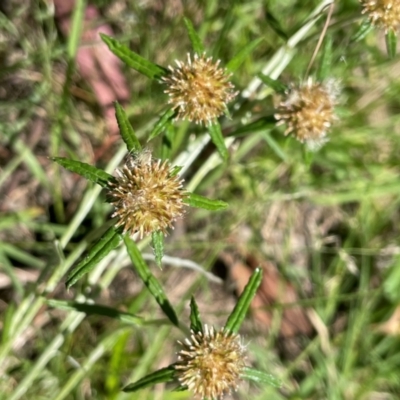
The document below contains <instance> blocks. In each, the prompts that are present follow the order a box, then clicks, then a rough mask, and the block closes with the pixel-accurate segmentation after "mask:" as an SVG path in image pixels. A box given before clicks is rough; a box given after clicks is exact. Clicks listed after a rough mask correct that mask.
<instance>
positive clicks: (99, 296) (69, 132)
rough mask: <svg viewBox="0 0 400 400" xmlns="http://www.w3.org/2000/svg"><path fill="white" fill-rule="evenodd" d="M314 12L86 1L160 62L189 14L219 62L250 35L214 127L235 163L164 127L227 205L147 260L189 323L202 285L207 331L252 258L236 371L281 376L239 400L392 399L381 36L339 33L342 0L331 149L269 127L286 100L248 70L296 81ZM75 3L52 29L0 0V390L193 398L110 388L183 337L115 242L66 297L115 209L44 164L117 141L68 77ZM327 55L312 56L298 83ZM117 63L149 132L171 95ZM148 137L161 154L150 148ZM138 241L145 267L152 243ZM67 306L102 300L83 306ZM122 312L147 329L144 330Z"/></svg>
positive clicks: (110, 164)
mask: <svg viewBox="0 0 400 400" xmlns="http://www.w3.org/2000/svg"><path fill="white" fill-rule="evenodd" d="M327 3H328V2H320V1H306V2H305V1H296V0H285V1H282V0H280V1H261V0H247V1H233V2H222V1H219V2H218V1H211V0H210V1H200V0H198V1H194V0H193V1H181V0H171V1H168V2H163V1H157V0H148V1H139V2H138V1H133V0H115V1H113V2H109V1H103V0H97V1H93V2H91V5H92V6H95V7H96V9H97V10H98V11H99V14H98V16H97V17H96V19H95V20H93V21H92V26H93V24H94V26H101V25H104V24H105V23H107V24H109V25H110V26H111V27H112V29H113V36H114V37H115V38H117V39H118V40H120V41H122V42H124V43H125V44H126V45H128V46H129V47H130V48H131V49H133V50H134V51H136V52H137V53H139V54H141V55H142V56H143V57H145V58H148V59H150V60H152V61H153V62H155V63H157V64H159V65H163V66H167V65H170V64H171V65H172V64H173V62H174V60H175V59H185V58H186V53H187V52H190V50H191V45H190V41H189V39H188V36H187V32H186V29H185V25H184V23H183V16H186V17H187V18H189V19H190V20H191V21H193V24H194V25H195V27H196V29H197V31H198V32H199V34H200V36H201V38H202V39H203V41H204V43H205V46H206V49H208V52H209V54H211V55H213V56H214V57H215V58H219V59H221V63H222V65H226V64H227V63H228V61H229V60H231V59H232V58H233V57H234V56H235V55H236V54H237V53H238V52H239V50H240V49H242V48H243V47H244V46H245V45H247V44H248V43H249V42H251V41H253V40H256V39H261V40H260V42H259V43H258V45H257V46H256V47H255V49H254V50H253V51H252V52H251V53H250V54H249V55H248V56H247V58H246V60H245V62H244V63H243V64H242V65H241V66H240V67H239V68H238V69H237V71H236V72H235V74H234V76H233V77H232V81H233V83H234V84H235V87H236V88H237V90H239V91H240V94H239V96H238V100H237V102H236V105H235V106H234V107H232V109H231V115H232V119H231V120H229V119H226V118H224V119H222V120H221V123H222V126H223V129H224V133H225V134H226V136H227V138H228V139H227V143H228V145H229V152H230V158H229V161H228V162H227V163H222V161H221V159H220V158H219V156H218V154H217V153H216V151H215V147H214V146H213V145H212V144H207V143H206V142H204V138H205V137H206V136H204V128H202V127H201V126H197V125H194V124H189V123H176V124H173V125H171V127H170V131H169V132H168V137H169V138H171V143H172V146H171V149H169V150H168V152H169V154H168V155H169V157H170V159H171V160H174V163H176V164H178V165H179V164H180V163H182V164H184V163H183V161H185V165H188V169H187V171H186V172H185V180H186V183H187V185H188V186H189V188H190V190H193V191H196V192H198V193H201V194H203V195H207V196H209V197H212V198H218V199H221V200H224V201H226V202H227V203H229V208H228V209H227V210H226V211H223V212H219V213H210V212H207V211H204V210H196V211H193V210H190V211H189V212H188V213H187V215H186V216H185V218H184V219H183V220H181V221H179V222H178V224H177V226H176V229H175V230H174V231H173V232H172V233H171V234H170V235H169V236H168V238H167V242H166V247H165V253H166V257H165V259H164V268H163V270H162V271H160V270H158V268H157V267H156V265H155V264H154V265H152V268H153V271H154V273H155V274H156V275H157V277H158V278H159V280H160V281H161V282H162V283H163V285H164V287H165V290H166V292H167V294H168V296H169V299H170V301H171V302H172V303H173V304H174V305H175V306H176V308H177V309H178V310H179V313H180V315H179V317H180V318H181V319H182V320H184V321H187V318H188V301H189V299H190V296H191V295H195V297H196V299H197V302H198V304H199V307H200V310H201V313H202V316H203V320H204V321H205V322H207V323H208V324H215V325H216V326H222V324H223V323H224V321H225V320H226V317H227V315H229V313H230V311H231V309H232V308H233V305H234V304H235V299H236V296H237V293H238V292H239V291H240V289H241V288H242V287H243V285H244V283H245V282H246V281H247V279H248V276H249V275H250V273H251V270H252V269H253V268H254V267H256V266H257V265H261V266H262V267H263V268H264V273H265V277H264V282H263V285H262V288H261V290H260V294H259V296H257V298H256V300H255V302H254V303H253V317H252V318H248V320H247V321H246V323H245V324H244V326H243V328H242V331H241V333H242V335H243V336H244V338H245V341H246V343H248V348H249V363H250V364H252V365H254V366H256V367H258V368H260V369H262V370H265V371H267V372H270V373H272V374H274V375H276V376H279V377H280V378H281V379H282V380H283V382H284V384H283V387H282V388H281V389H276V388H273V387H254V386H251V387H250V386H249V385H248V383H244V384H243V385H242V386H241V388H240V390H239V391H238V393H236V394H234V395H232V398H237V399H269V400H275V399H276V400H278V399H292V400H294V399H299V400H300V399H310V400H311V399H315V400H317V399H329V400H331V399H332V400H336V399H337V400H339V399H346V400H347V399H348V400H353V399H363V400H367V399H368V400H383V399H384V400H392V399H393V400H394V399H399V396H400V395H399V393H400V341H399V334H400V325H399V324H400V308H399V304H400V290H399V289H400V272H399V271H400V270H399V268H400V267H399V265H398V263H399V252H400V250H399V217H400V215H399V200H400V195H399V194H400V179H399V172H400V166H399V161H400V140H399V138H400V121H399V110H400V103H399V96H398V93H399V90H400V61H399V57H398V56H395V57H394V58H392V59H391V58H389V57H388V55H387V51H386V47H385V37H384V32H382V31H379V30H373V31H372V32H370V33H369V34H368V35H367V36H366V37H365V38H363V39H362V40H360V41H354V40H352V38H353V37H354V35H355V34H356V33H357V31H358V29H359V26H360V24H361V22H362V19H363V18H364V17H363V16H362V15H361V6H360V4H359V2H358V1H355V0H354V1H337V2H336V4H335V8H334V12H333V15H332V19H331V21H330V26H329V28H328V32H327V38H328V39H327V40H331V41H332V53H331V58H330V61H329V64H328V65H329V75H330V76H332V77H333V78H335V79H337V80H338V81H339V82H340V86H341V89H342V92H341V97H340V100H341V101H340V105H339V107H338V115H339V118H338V120H337V122H336V124H335V126H334V127H333V129H332V130H331V132H330V135H329V137H330V141H329V142H328V143H327V144H326V145H325V146H324V147H323V148H322V149H321V150H320V151H318V152H316V153H313V154H312V155H310V154H309V153H307V152H305V151H304V146H303V145H302V144H301V143H299V142H297V141H296V140H294V139H293V138H291V137H289V138H287V137H285V136H284V135H283V134H282V132H283V129H281V127H279V128H277V127H276V126H275V124H274V120H273V118H272V116H273V113H274V108H275V107H276V105H277V104H278V102H279V96H278V95H277V94H276V93H274V92H273V90H272V89H271V88H268V87H267V86H265V85H262V84H257V81H255V79H257V78H256V77H257V74H259V73H260V72H262V71H264V72H265V71H266V70H267V72H265V73H266V75H268V76H270V77H272V78H274V79H278V78H279V80H280V81H281V82H283V83H285V84H289V83H292V82H293V83H298V82H299V81H302V80H304V79H305V78H306V77H307V74H306V71H307V67H308V64H309V62H310V60H311V57H312V54H313V52H314V50H315V48H316V44H317V41H318V39H319V38H320V36H321V32H322V30H323V26H324V23H325V21H326V16H327V10H324V11H322V12H321V15H320V18H314V19H313V18H312V15H315V10H319V9H322V8H323V7H322V6H323V5H324V4H325V5H326V4H327ZM84 6H85V4H84V2H83V1H78V2H77V10H78V12H77V13H75V14H73V16H72V17H71V21H72V23H71V25H70V26H69V28H68V30H67V32H68V34H64V35H63V34H62V32H63V29H62V28H60V20H55V17H54V8H53V6H52V4H51V3H50V2H45V1H34V0H31V1H18V0H7V1H3V2H2V3H1V13H0V168H1V170H0V213H1V214H0V240H1V243H0V316H1V317H0V318H1V344H0V371H1V373H0V398H1V399H8V400H10V399H13V400H16V399H57V400H60V399H116V400H122V399H140V400H144V399H166V400H168V399H188V398H190V394H189V393H188V392H172V391H170V390H169V389H170V388H169V387H164V386H162V385H159V386H156V387H155V388H154V389H149V390H145V391H142V392H140V393H138V394H126V393H122V392H121V387H123V386H124V385H126V384H127V383H128V382H130V381H132V380H135V379H138V378H140V377H142V376H144V375H145V374H146V373H148V372H150V371H153V370H155V369H157V368H160V367H163V366H166V365H168V364H170V363H171V362H173V360H174V357H175V352H176V351H177V348H176V346H175V344H176V340H179V339H183V333H182V332H181V331H179V330H178V329H176V328H174V327H172V326H171V325H170V324H169V323H168V322H167V321H166V320H165V319H164V317H163V315H162V314H161V313H160V311H159V309H158V306H157V304H156V303H155V302H154V299H152V298H151V297H150V295H149V294H148V292H147V291H146V289H145V288H143V285H142V283H141V282H140V280H139V279H138V278H137V276H136V275H135V272H134V270H133V269H132V267H131V264H130V260H129V257H128V256H127V254H126V251H125V248H124V247H121V248H119V249H117V250H116V251H113V252H112V253H110V254H109V255H108V256H107V257H106V258H105V259H104V260H103V261H102V262H101V263H100V264H99V265H98V266H97V267H96V268H95V269H94V270H93V271H92V272H91V273H90V274H89V275H88V277H87V278H85V279H83V280H82V281H80V282H79V283H78V284H77V285H76V286H74V287H73V288H72V289H70V290H68V291H67V290H66V289H65V285H64V283H65V274H66V273H67V271H68V270H69V269H70V268H71V267H72V266H73V265H74V263H76V261H77V260H79V259H80V257H81V256H82V255H83V254H84V253H85V251H86V250H87V249H88V248H90V245H91V243H93V241H94V240H96V239H97V238H98V237H100V236H101V234H102V233H103V232H104V230H105V225H104V224H106V223H107V221H109V216H110V214H111V211H112V210H111V207H110V206H109V205H108V204H106V203H105V202H104V200H105V196H104V193H103V192H102V191H101V188H99V187H97V186H94V185H91V184H88V183H87V182H86V181H85V180H84V179H83V178H80V177H78V176H77V175H74V174H72V173H70V172H68V171H65V170H62V169H61V168H59V167H57V165H55V164H54V163H53V162H52V161H51V160H50V159H49V157H50V156H56V155H57V156H58V155H60V156H67V157H70V158H73V159H77V160H80V161H83V162H87V163H89V164H95V165H97V166H98V167H102V168H103V167H106V168H107V170H108V171H109V172H110V173H112V171H113V170H114V169H115V168H116V167H117V166H118V165H119V164H120V162H121V161H122V159H123V157H124V155H125V151H126V150H125V146H124V144H123V143H122V142H121V140H120V138H119V137H118V135H117V134H111V133H110V132H112V127H110V123H111V122H110V120H107V118H106V117H105V115H106V111H107V109H106V104H105V103H104V102H102V100H99V98H98V97H97V96H96V94H95V93H96V92H94V91H93V88H92V85H90V83H89V82H88V79H87V78H85V75H84V74H82V73H81V72H80V70H79V68H78V67H79V59H76V55H77V54H79V52H78V53H77V51H78V48H79V47H78V46H81V47H80V48H82V47H83V48H85V46H86V47H88V46H90V45H92V44H93V40H88V39H87V37H86V39H85V35H84V36H83V40H82V41H80V36H81V32H82V28H83V23H82V20H83V17H82V15H83V14H82V15H81V14H80V13H79V10H83V9H84ZM80 7H81V8H80ZM310 21H311V22H312V23H311V24H309V25H307V24H308V23H309V22H310ZM306 28H307V29H306ZM85 29H88V28H87V27H85ZM84 31H85V30H84ZM288 39H289V42H287V40H288ZM295 39H296V40H295ZM85 40H86V41H85ZM286 43H289V44H290V45H289V46H286V45H285V44H286ZM102 51H106V50H102ZM279 54H280V56H279V57H278V56H277V55H279ZM75 61H76V63H75ZM322 62H323V60H322V52H321V51H320V52H319V53H318V55H317V59H316V61H315V63H314V64H313V66H312V68H311V74H314V73H316V72H317V70H318V67H319V66H320V65H321V63H322ZM122 71H123V72H122V74H123V76H124V77H125V79H126V82H127V87H128V89H129V92H130V96H129V99H128V100H126V101H125V104H124V108H125V110H126V111H127V113H128V115H129V118H130V121H131V123H132V126H133V127H134V129H135V131H136V132H137V134H138V136H139V138H140V139H141V140H143V143H145V141H146V138H147V135H148V133H149V132H150V130H151V128H152V126H153V125H154V123H155V122H156V120H157V117H158V115H159V114H160V113H162V111H163V110H164V109H165V104H166V101H167V96H166V95H165V94H164V93H163V90H164V87H163V86H162V85H160V84H158V83H156V82H153V83H150V81H149V80H147V79H146V78H145V77H143V76H141V75H139V74H138V73H137V72H136V71H134V70H131V69H128V68H125V67H122ZM107 121H108V122H107ZM199 143H203V145H199ZM152 146H153V147H154V149H155V151H157V152H159V154H162V151H165V147H163V146H162V143H161V141H159V142H157V143H155V144H153V145H152ZM199 146H200V147H199ZM201 146H202V147H201ZM197 150H201V151H197ZM141 246H142V247H141V248H142V249H143V253H144V256H145V257H146V259H151V256H152V250H151V248H150V247H149V246H148V244H146V242H142V243H141ZM199 266H201V267H202V268H204V270H206V271H209V272H210V274H204V273H203V272H202V270H199V269H198V267H199ZM193 267H194V268H195V269H193ZM70 301H78V302H85V303H88V304H95V305H98V306H100V305H102V306H107V307H109V309H107V310H106V311H104V309H102V308H100V307H97V308H96V307H94V308H93V307H92V308H90V309H87V310H84V309H82V310H78V309H77V308H76V307H71V304H72V303H71V302H70ZM110 309H111V310H110ZM84 311H86V312H84ZM124 312H126V313H131V314H135V315H139V316H140V317H143V318H144V319H145V320H153V321H154V320H157V319H158V320H157V321H156V322H153V323H152V324H145V323H142V322H141V320H136V319H134V318H132V317H129V315H130V314H124ZM104 314H106V315H108V316H105V315H104Z"/></svg>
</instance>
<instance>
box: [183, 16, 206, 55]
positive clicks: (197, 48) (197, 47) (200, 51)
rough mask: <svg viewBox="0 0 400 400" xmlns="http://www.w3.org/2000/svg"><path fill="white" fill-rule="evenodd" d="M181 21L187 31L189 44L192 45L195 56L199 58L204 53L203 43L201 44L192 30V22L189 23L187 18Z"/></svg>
mask: <svg viewBox="0 0 400 400" xmlns="http://www.w3.org/2000/svg"><path fill="white" fill-rule="evenodd" d="M183 21H184V22H185V25H186V29H187V31H188V34H189V39H190V42H191V43H192V47H193V50H194V52H195V53H196V54H198V55H199V56H200V55H202V54H203V53H204V51H205V50H204V46H203V43H202V42H201V39H200V37H199V35H198V34H197V32H196V31H195V29H194V26H193V24H192V21H190V20H189V19H187V18H183Z"/></svg>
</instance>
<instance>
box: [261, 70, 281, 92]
mask: <svg viewBox="0 0 400 400" xmlns="http://www.w3.org/2000/svg"><path fill="white" fill-rule="evenodd" d="M257 76H258V77H259V78H260V79H261V80H262V82H263V83H264V84H265V85H267V86H268V87H270V88H271V89H272V90H274V91H275V92H276V93H281V94H284V93H285V92H286V91H287V90H288V88H287V86H286V85H284V84H283V83H281V82H279V81H277V80H275V79H272V78H270V77H269V76H267V75H264V74H262V73H259V74H258V75H257Z"/></svg>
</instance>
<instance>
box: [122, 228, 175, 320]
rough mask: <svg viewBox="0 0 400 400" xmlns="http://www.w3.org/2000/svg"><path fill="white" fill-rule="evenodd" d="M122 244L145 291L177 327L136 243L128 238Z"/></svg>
mask: <svg viewBox="0 0 400 400" xmlns="http://www.w3.org/2000/svg"><path fill="white" fill-rule="evenodd" d="M124 242H125V245H126V249H127V251H128V254H129V257H130V258H131V261H132V264H133V265H134V267H135V269H136V271H137V273H138V274H139V277H140V279H141V280H142V281H143V283H144V284H145V285H146V287H147V289H149V292H150V293H151V294H152V295H153V297H154V298H155V300H156V301H157V303H158V304H159V306H160V307H161V310H163V312H164V313H165V315H166V316H167V317H168V318H169V320H170V321H171V322H172V323H173V324H174V325H176V326H178V325H179V322H178V318H177V316H176V313H175V311H174V309H173V307H172V305H171V303H170V302H169V300H168V298H167V296H166V294H165V292H164V289H163V288H162V286H161V284H160V283H159V282H158V280H157V279H156V277H155V276H154V275H153V274H152V273H151V271H150V269H149V267H148V266H147V264H146V262H145V261H144V259H143V257H142V255H141V254H140V251H139V249H138V248H137V246H136V243H135V242H134V241H133V240H132V239H131V238H130V237H128V236H125V237H124Z"/></svg>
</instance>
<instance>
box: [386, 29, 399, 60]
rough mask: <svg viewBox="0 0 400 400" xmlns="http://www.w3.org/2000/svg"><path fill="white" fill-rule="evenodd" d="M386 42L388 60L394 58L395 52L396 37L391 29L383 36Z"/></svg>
mask: <svg viewBox="0 0 400 400" xmlns="http://www.w3.org/2000/svg"><path fill="white" fill-rule="evenodd" d="M385 40H386V51H387V53H388V56H389V57H390V58H395V57H396V51H397V35H396V32H395V31H394V30H393V29H389V31H388V33H387V34H386V35H385Z"/></svg>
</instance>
